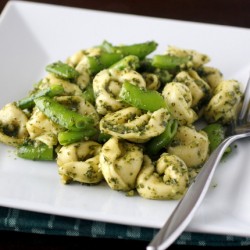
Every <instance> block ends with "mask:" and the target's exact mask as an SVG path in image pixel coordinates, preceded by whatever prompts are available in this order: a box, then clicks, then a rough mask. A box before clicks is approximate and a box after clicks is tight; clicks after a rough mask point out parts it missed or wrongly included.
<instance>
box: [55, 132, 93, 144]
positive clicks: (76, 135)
mask: <svg viewBox="0 0 250 250" xmlns="http://www.w3.org/2000/svg"><path fill="white" fill-rule="evenodd" d="M97 132H98V130H97V129H95V128H91V129H86V130H83V131H64V132H60V133H59V134H58V141H59V143H60V144H61V145H68V144H71V143H74V142H79V141H82V140H89V139H90V138H91V137H93V136H94V135H96V134H97Z"/></svg>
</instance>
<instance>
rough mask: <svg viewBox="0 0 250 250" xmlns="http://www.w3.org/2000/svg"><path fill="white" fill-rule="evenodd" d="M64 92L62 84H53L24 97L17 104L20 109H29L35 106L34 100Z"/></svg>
mask: <svg viewBox="0 0 250 250" xmlns="http://www.w3.org/2000/svg"><path fill="white" fill-rule="evenodd" d="M63 92H64V88H63V87H62V86H61V85H51V86H50V87H48V88H45V89H42V90H40V91H38V92H36V93H34V94H32V95H30V96H28V97H26V98H23V99H21V100H19V101H18V102H17V106H18V107H19V108H20V109H29V108H32V107H34V106H35V102H34V100H35V99H36V98H38V97H42V96H49V97H53V96H57V95H61V94H62V93H63Z"/></svg>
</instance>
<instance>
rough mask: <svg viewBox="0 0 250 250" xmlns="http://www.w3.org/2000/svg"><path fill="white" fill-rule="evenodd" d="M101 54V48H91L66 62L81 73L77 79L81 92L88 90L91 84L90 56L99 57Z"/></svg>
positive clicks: (81, 51) (76, 54) (79, 52)
mask: <svg viewBox="0 0 250 250" xmlns="http://www.w3.org/2000/svg"><path fill="white" fill-rule="evenodd" d="M100 53H101V49H100V48H90V49H88V50H80V51H78V52H76V53H75V54H74V55H72V56H71V57H69V58H68V59H67V61H66V62H67V63H68V64H69V65H71V66H73V67H74V68H75V69H76V70H77V71H78V72H79V73H80V75H79V76H78V77H77V79H76V84H77V85H78V86H79V87H80V89H81V90H84V89H86V87H87V86H88V85H89V84H90V82H91V75H90V72H89V62H88V56H98V55H100Z"/></svg>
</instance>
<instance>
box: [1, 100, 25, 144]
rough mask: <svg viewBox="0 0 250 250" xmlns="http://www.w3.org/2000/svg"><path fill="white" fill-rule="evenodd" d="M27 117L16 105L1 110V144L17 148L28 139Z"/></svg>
mask: <svg viewBox="0 0 250 250" xmlns="http://www.w3.org/2000/svg"><path fill="white" fill-rule="evenodd" d="M27 122H28V117H27V115H26V114H25V113H24V112H23V111H22V110H21V109H19V108H18V107H17V106H16V105H15V103H9V104H6V105H5V106H4V107H3V108H2V109H1V110H0V142H3V143H5V144H7V145H10V146H17V145H20V144H22V143H23V142H24V140H25V139H26V138H27V137H28V131H27V129H26V123H27Z"/></svg>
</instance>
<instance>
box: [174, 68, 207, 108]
mask: <svg viewBox="0 0 250 250" xmlns="http://www.w3.org/2000/svg"><path fill="white" fill-rule="evenodd" d="M174 81H176V82H180V83H183V84H185V85H186V86H187V87H188V88H189V89H190V91H191V94H192V104H191V107H192V108H193V107H196V106H197V105H198V104H199V103H200V102H201V101H202V100H204V99H205V98H208V97H209V96H210V86H209V85H208V84H207V83H206V82H205V81H204V80H203V79H202V78H200V77H199V75H198V74H197V72H196V71H194V70H189V71H181V72H180V73H178V74H177V75H176V76H175V79H174Z"/></svg>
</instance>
